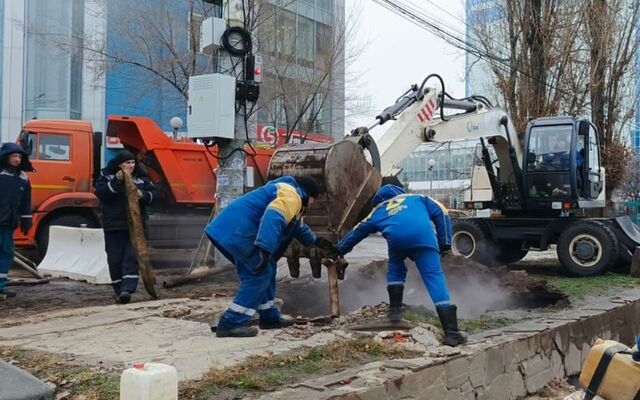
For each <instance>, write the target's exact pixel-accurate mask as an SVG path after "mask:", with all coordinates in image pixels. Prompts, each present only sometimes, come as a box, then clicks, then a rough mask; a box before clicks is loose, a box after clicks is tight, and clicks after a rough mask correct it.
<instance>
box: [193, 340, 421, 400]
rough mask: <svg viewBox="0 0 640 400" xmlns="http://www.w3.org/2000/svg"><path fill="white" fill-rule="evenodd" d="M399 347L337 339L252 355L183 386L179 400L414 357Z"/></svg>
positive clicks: (261, 387) (260, 387)
mask: <svg viewBox="0 0 640 400" xmlns="http://www.w3.org/2000/svg"><path fill="white" fill-rule="evenodd" d="M411 356H414V354H411V353H408V352H407V351H406V350H404V349H403V348H400V347H394V346H390V345H387V344H383V343H379V342H376V341H374V340H373V339H371V338H366V339H349V340H346V339H345V340H336V341H333V342H330V343H328V344H326V345H324V346H319V347H315V348H311V349H304V350H299V351H295V352H292V353H290V354H283V355H278V356H273V355H265V356H252V357H249V358H248V359H246V360H245V361H242V362H241V363H239V364H237V365H235V366H233V367H230V368H224V369H212V370H211V371H209V372H208V373H207V374H206V375H205V376H204V377H203V379H202V380H201V381H200V382H195V383H189V384H186V385H183V386H182V387H181V390H180V398H181V399H182V398H185V399H186V398H188V399H208V398H210V397H211V396H213V395H216V394H219V393H220V391H221V390H235V391H245V392H246V391H265V390H269V389H272V388H274V387H277V386H281V385H284V384H290V383H294V382H299V381H301V380H303V379H305V378H307V377H309V376H311V375H326V374H330V373H334V372H338V371H341V370H344V369H346V368H348V367H350V366H353V365H357V364H362V363H366V362H370V361H375V360H382V359H392V358H403V357H411Z"/></svg>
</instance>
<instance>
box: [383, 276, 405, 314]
mask: <svg viewBox="0 0 640 400" xmlns="http://www.w3.org/2000/svg"><path fill="white" fill-rule="evenodd" d="M387 292H389V321H391V322H398V321H401V320H402V293H403V292H404V285H388V286H387Z"/></svg>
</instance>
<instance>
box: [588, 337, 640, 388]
mask: <svg viewBox="0 0 640 400" xmlns="http://www.w3.org/2000/svg"><path fill="white" fill-rule="evenodd" d="M630 350H631V349H629V348H628V347H627V346H624V345H622V344H620V343H618V342H615V341H613V340H601V339H598V340H597V341H596V344H595V345H594V346H593V347H592V348H591V350H589V354H588V355H587V359H586V360H585V363H584V365H583V366H582V372H581V373H580V386H582V387H583V388H585V389H587V388H589V389H592V390H593V392H595V393H597V394H598V395H599V396H600V397H603V398H605V399H607V400H633V399H636V398H637V396H638V394H639V392H640V364H639V363H637V362H635V361H633V360H632V359H631V351H630Z"/></svg>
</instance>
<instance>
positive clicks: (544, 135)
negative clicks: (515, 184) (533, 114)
mask: <svg viewBox="0 0 640 400" xmlns="http://www.w3.org/2000/svg"><path fill="white" fill-rule="evenodd" d="M572 133H573V125H555V126H535V127H533V128H531V133H530V135H529V152H528V154H527V171H529V172H538V171H539V172H543V171H568V170H569V167H570V165H571V135H572Z"/></svg>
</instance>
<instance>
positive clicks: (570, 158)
mask: <svg viewBox="0 0 640 400" xmlns="http://www.w3.org/2000/svg"><path fill="white" fill-rule="evenodd" d="M524 154H525V155H526V156H525V157H524V166H523V169H522V170H523V175H524V177H523V186H524V198H525V202H526V205H525V207H526V209H528V210H541V211H549V212H550V213H558V212H559V211H569V210H576V209H581V208H601V207H604V206H605V204H604V190H603V189H604V183H603V182H604V179H603V177H604V173H603V170H602V168H601V164H600V146H599V143H598V134H597V131H596V128H595V126H594V125H593V124H592V123H590V122H589V121H588V120H585V119H577V118H571V117H551V118H537V119H535V120H532V121H531V122H529V125H528V126H527V131H526V135H525V153H524Z"/></svg>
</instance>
